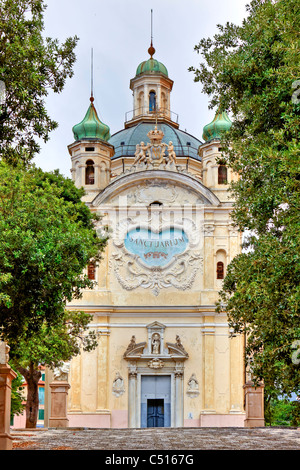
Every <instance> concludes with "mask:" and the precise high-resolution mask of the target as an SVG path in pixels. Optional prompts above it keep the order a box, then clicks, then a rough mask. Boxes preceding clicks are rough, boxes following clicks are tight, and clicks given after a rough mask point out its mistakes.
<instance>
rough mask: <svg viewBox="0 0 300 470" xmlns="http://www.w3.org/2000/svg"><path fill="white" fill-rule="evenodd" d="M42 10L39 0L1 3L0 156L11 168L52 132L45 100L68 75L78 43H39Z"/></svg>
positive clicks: (27, 157) (53, 125) (1, 0)
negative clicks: (0, 85) (9, 163)
mask: <svg viewBox="0 0 300 470" xmlns="http://www.w3.org/2000/svg"><path fill="white" fill-rule="evenodd" d="M45 8H46V5H45V4H44V1H43V0H0V80H1V84H2V87H3V86H4V87H5V93H2V94H3V96H2V98H1V102H0V105H1V107H0V155H1V158H2V159H5V160H6V161H9V162H11V163H13V164H15V163H16V162H20V161H21V160H22V161H24V162H28V161H30V160H32V158H33V157H34V156H35V154H36V153H37V152H38V151H39V145H38V140H39V139H43V140H44V141H47V140H48V138H49V133H50V132H51V131H52V130H53V129H55V128H56V127H57V122H56V121H55V120H53V119H52V118H51V117H50V116H49V115H48V113H47V110H46V108H45V98H46V97H47V95H48V93H49V91H53V92H55V93H59V92H61V91H62V89H63V87H64V85H65V82H66V79H67V78H68V77H72V75H73V70H72V67H73V64H74V62H75V54H74V49H75V46H76V43H77V41H78V38H77V37H76V36H75V37H74V38H67V39H66V40H65V42H64V43H63V44H61V45H60V44H59V42H58V40H57V39H51V38H49V37H47V38H44V37H43V30H44V23H43V15H44V11H45ZM2 91H3V90H2Z"/></svg>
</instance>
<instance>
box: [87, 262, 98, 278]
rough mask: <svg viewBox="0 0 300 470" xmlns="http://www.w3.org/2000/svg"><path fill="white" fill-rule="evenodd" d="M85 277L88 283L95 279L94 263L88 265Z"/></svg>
mask: <svg viewBox="0 0 300 470" xmlns="http://www.w3.org/2000/svg"><path fill="white" fill-rule="evenodd" d="M87 275H88V278H89V279H90V281H94V280H95V279H96V266H95V263H90V264H89V265H88V267H87Z"/></svg>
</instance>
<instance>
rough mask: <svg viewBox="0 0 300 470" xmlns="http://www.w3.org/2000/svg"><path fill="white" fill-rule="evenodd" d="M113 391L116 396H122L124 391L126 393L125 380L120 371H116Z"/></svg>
mask: <svg viewBox="0 0 300 470" xmlns="http://www.w3.org/2000/svg"><path fill="white" fill-rule="evenodd" d="M112 392H113V394H114V395H115V397H120V396H121V395H123V393H125V388H124V380H123V377H122V376H121V375H120V373H119V372H117V373H116V377H115V380H114V381H113V388H112Z"/></svg>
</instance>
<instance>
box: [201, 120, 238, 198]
mask: <svg viewBox="0 0 300 470" xmlns="http://www.w3.org/2000/svg"><path fill="white" fill-rule="evenodd" d="M231 126H232V122H231V120H230V118H229V116H228V114H227V113H226V111H217V112H216V114H215V117H214V119H213V120H212V121H211V122H210V123H209V124H206V126H204V128H203V134H202V138H203V139H204V140H205V143H203V144H202V145H201V146H200V147H199V156H200V157H201V159H202V175H203V184H204V185H205V186H206V187H207V188H209V189H211V190H212V191H213V192H215V194H216V195H217V196H218V198H219V199H220V200H222V201H227V200H228V197H229V195H228V191H227V189H228V184H229V183H230V182H231V181H232V179H233V175H232V173H231V171H230V169H229V168H227V167H226V166H225V165H224V164H222V163H220V160H221V158H222V149H221V138H222V135H223V133H224V132H228V131H229V130H230V128H231Z"/></svg>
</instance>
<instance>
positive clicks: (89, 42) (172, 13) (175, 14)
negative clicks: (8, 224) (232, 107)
mask: <svg viewBox="0 0 300 470" xmlns="http://www.w3.org/2000/svg"><path fill="white" fill-rule="evenodd" d="M247 3H249V2H248V1H245V0H106V1H103V0H72V1H71V0H48V7H47V10H46V13H45V35H46V36H50V37H52V38H57V39H58V40H59V41H60V42H63V41H64V40H65V39H66V38H67V37H69V36H75V35H77V36H78V37H79V43H78V46H77V48H76V51H75V52H76V57H77V60H76V63H75V66H74V76H73V78H71V79H68V80H67V82H66V84H65V88H64V90H63V92H62V93H60V94H54V93H51V94H49V96H48V98H47V102H46V107H47V110H48V112H49V114H50V116H51V117H52V118H53V119H55V120H56V121H57V122H58V124H59V127H58V129H57V130H55V131H53V132H52V133H51V134H50V141H48V142H47V143H46V144H43V143H42V149H41V153H40V155H39V156H38V157H37V158H36V159H35V163H36V165H37V166H40V167H41V168H43V169H44V170H50V171H51V170H54V169H56V168H58V169H59V170H60V172H61V173H63V174H64V175H65V176H68V177H70V167H71V162H70V156H69V153H68V149H67V146H68V145H69V144H71V143H72V142H73V141H74V137H73V133H72V127H73V125H74V124H77V123H78V122H80V121H81V120H82V119H83V117H84V115H85V113H86V110H87V108H88V106H89V97H90V89H91V48H93V56H94V74H93V75H94V78H93V81H94V97H95V102H94V104H95V106H96V109H97V112H98V115H99V118H100V119H101V120H102V121H103V122H104V123H105V124H107V125H108V126H109V127H110V131H111V135H113V134H114V133H115V132H118V131H119V130H121V129H123V128H124V120H125V113H126V112H127V111H131V110H132V105H133V103H132V92H131V90H130V89H129V82H130V79H131V78H133V77H134V76H135V72H136V68H137V66H138V65H139V63H140V62H142V61H143V60H147V59H148V58H149V54H148V52H147V51H148V47H149V45H150V39H151V9H152V10H153V45H154V47H155V49H156V53H155V55H154V58H156V59H157V60H159V61H160V62H162V63H163V64H164V65H165V66H166V67H167V70H168V73H169V78H171V79H172V80H173V81H174V85H173V90H172V94H171V110H172V111H173V112H174V113H177V114H178V115H179V125H180V129H182V130H184V131H185V130H186V131H187V132H189V133H190V134H192V135H194V136H195V137H197V138H198V139H200V140H202V130H203V126H204V125H205V124H207V123H208V122H210V121H211V120H212V118H213V115H214V113H213V111H211V110H208V103H209V99H208V97H207V96H205V95H204V94H202V92H201V89H202V86H201V84H200V83H195V82H194V74H193V73H192V72H189V71H188V68H189V67H190V66H191V65H193V66H196V67H197V66H198V64H199V62H200V56H199V55H198V54H197V53H196V51H194V46H195V45H196V44H198V43H199V41H200V39H201V38H203V37H212V36H213V35H214V34H215V33H216V31H217V27H216V25H217V24H225V23H226V22H227V21H229V22H233V23H235V24H241V22H242V20H243V18H244V17H245V16H246V14H247V13H246V8H245V7H246V4H247Z"/></svg>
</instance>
